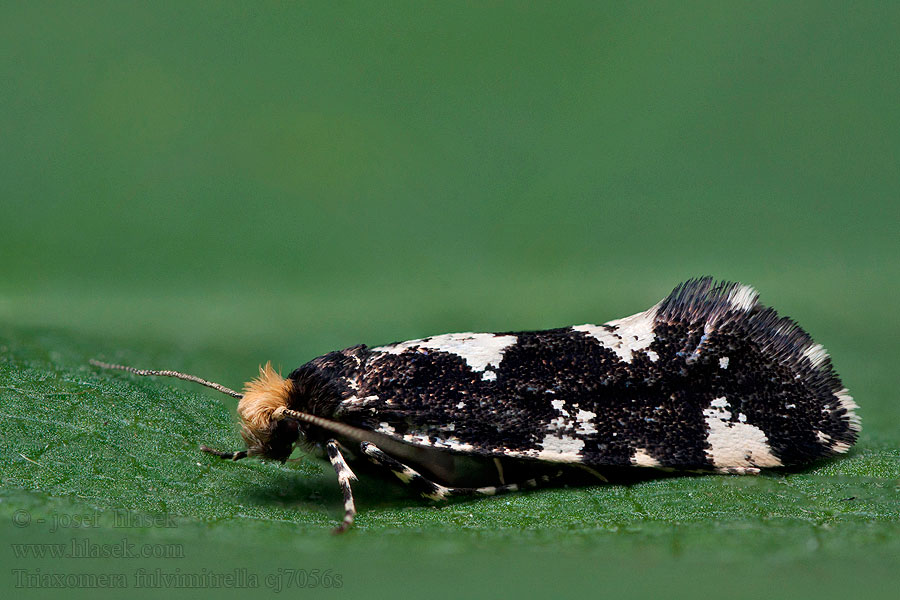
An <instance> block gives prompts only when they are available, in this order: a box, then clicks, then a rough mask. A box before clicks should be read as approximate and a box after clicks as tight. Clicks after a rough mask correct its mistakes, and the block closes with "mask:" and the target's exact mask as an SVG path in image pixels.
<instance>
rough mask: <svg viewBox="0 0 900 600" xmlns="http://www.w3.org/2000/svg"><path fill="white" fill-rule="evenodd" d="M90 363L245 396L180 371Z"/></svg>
mask: <svg viewBox="0 0 900 600" xmlns="http://www.w3.org/2000/svg"><path fill="white" fill-rule="evenodd" d="M88 362H90V363H91V364H92V365H94V366H95V367H100V368H101V369H118V370H120V371H128V372H129V373H132V374H134V375H144V376H154V377H175V378H176V379H183V380H185V381H192V382H194V383H199V384H200V385H205V386H206V387H208V388H212V389H214V390H216V391H218V392H222V393H223V394H228V395H229V396H231V397H233V398H243V397H244V395H243V394H240V393H238V392H236V391H234V390H232V389H230V388H227V387H225V386H224V385H222V384H220V383H215V382H213V381H207V380H206V379H202V378H200V377H197V376H196V375H188V374H187V373H179V372H178V371H155V370H153V369H136V368H134V367H129V366H127V365H113V364H110V363H105V362H101V361H99V360H94V359H93V358H92V359H90V361H88Z"/></svg>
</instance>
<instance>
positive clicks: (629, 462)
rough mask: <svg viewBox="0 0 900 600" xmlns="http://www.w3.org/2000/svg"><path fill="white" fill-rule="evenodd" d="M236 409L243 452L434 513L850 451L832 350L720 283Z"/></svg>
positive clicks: (434, 352) (256, 395) (331, 361)
mask: <svg viewBox="0 0 900 600" xmlns="http://www.w3.org/2000/svg"><path fill="white" fill-rule="evenodd" d="M92 362H93V363H94V364H95V365H97V366H101V367H108V368H119V369H125V370H128V371H131V372H132V373H135V374H138V375H165V376H173V377H178V378H181V379H187V380H189V381H195V382H198V383H201V384H203V385H207V386H209V387H212V388H214V389H217V390H219V391H222V392H224V393H227V394H230V395H232V396H234V397H236V398H240V403H239V405H238V413H239V415H240V418H241V422H242V429H241V435H242V437H243V439H244V441H245V443H246V446H247V447H246V449H245V450H238V451H235V452H222V451H218V450H213V449H210V448H207V447H206V446H202V447H201V449H202V450H203V451H204V452H208V453H210V454H214V455H216V456H219V457H221V458H225V459H230V460H240V459H243V458H245V457H248V456H253V457H258V458H262V459H270V460H277V461H281V462H284V461H285V460H287V458H288V457H289V456H290V455H291V453H292V452H293V451H294V449H295V448H300V449H302V450H304V451H307V452H309V453H312V454H314V455H318V456H320V457H322V458H325V457H327V459H328V460H329V461H330V462H331V464H332V466H333V467H334V470H335V472H336V473H337V479H338V483H339V484H340V487H341V489H342V492H343V497H344V517H343V521H342V523H341V524H340V526H338V528H337V529H336V530H335V531H336V532H340V531H344V530H346V529H347V528H348V527H350V525H351V524H352V523H353V520H354V516H355V515H356V507H355V502H354V498H353V492H352V490H351V485H350V483H351V481H352V480H354V479H356V476H355V474H354V473H353V471H352V470H351V467H350V465H351V464H352V465H354V467H356V466H357V465H363V464H370V465H373V466H374V467H375V468H377V469H381V470H383V471H384V472H389V473H393V475H395V476H396V477H397V478H399V479H400V480H401V481H402V482H403V483H405V484H407V485H409V486H411V488H412V489H413V490H414V491H416V492H418V493H419V494H421V495H422V496H424V497H426V498H430V499H432V500H444V499H447V498H450V497H456V496H489V495H494V494H498V493H503V492H511V491H516V490H519V489H523V488H530V487H537V486H542V485H555V484H559V483H564V482H565V481H566V480H567V479H566V477H567V475H569V474H571V473H572V472H573V471H579V470H581V471H586V472H588V473H591V474H593V475H595V476H596V477H598V478H600V479H603V478H604V476H603V472H604V470H605V469H618V468H636V469H650V468H656V469H666V470H674V471H701V472H719V473H732V474H757V473H759V471H760V469H765V468H772V467H789V466H799V465H806V464H809V463H810V462H812V461H815V460H817V459H821V458H824V457H828V456H832V455H835V454H841V453H845V452H847V451H848V450H849V449H850V447H851V446H852V445H853V444H854V442H855V441H856V439H857V435H858V433H859V431H860V421H859V417H858V416H857V415H856V413H855V409H856V408H857V406H856V404H855V403H854V402H853V399H852V398H851V397H850V395H849V393H848V391H847V389H846V388H844V387H843V385H842V384H841V381H840V379H839V378H838V376H837V374H836V373H835V371H834V369H833V367H832V364H831V359H830V358H829V356H828V354H827V352H826V351H825V349H824V348H823V347H822V346H821V345H819V344H817V343H815V342H814V341H813V340H812V339H811V338H810V336H809V335H808V334H807V333H806V332H805V331H803V330H802V329H801V328H800V327H799V326H797V325H796V324H795V323H794V322H793V321H792V320H791V319H789V318H786V317H781V316H779V315H778V314H777V313H776V312H775V310H773V309H771V308H767V307H765V306H763V305H761V304H760V303H759V302H758V295H757V293H756V291H754V290H753V288H751V287H749V286H746V285H741V284H739V283H733V282H720V283H717V282H714V281H713V279H712V278H710V277H704V278H700V279H692V280H689V281H687V282H684V283H682V284H680V285H679V286H677V287H676V288H675V289H674V291H673V292H672V293H671V294H669V296H667V297H666V298H664V299H663V300H662V301H660V302H659V303H657V304H656V305H654V306H652V307H651V308H649V309H648V310H645V311H643V312H640V313H637V314H635V315H632V316H630V317H626V318H623V319H618V320H614V321H609V322H607V323H605V324H602V325H591V324H587V325H577V326H573V327H561V328H557V329H549V330H545V331H523V332H512V333H453V334H445V335H435V336H431V337H426V338H422V339H418V340H410V341H405V342H397V343H394V344H389V345H386V346H378V347H374V348H369V347H367V346H365V345H359V346H353V347H350V348H346V349H344V350H340V351H337V352H330V353H328V354H325V355H323V356H320V357H318V358H316V359H314V360H312V361H310V362H308V363H306V364H305V365H303V366H301V367H299V368H297V369H295V370H294V371H293V372H292V373H291V374H290V375H289V376H288V377H287V378H283V377H281V376H280V375H279V374H278V373H276V372H275V371H274V370H273V369H272V367H271V365H270V364H269V363H267V364H266V365H265V366H264V367H261V368H260V374H259V377H258V378H256V379H254V380H252V381H250V382H248V383H247V384H246V385H245V387H244V392H243V394H241V393H238V392H235V391H233V390H229V389H228V388H225V387H224V386H221V385H219V384H216V383H212V382H209V381H206V380H203V379H201V378H199V377H196V376H193V375H187V374H183V373H179V372H176V371H152V370H141V369H134V368H131V367H125V366H122V365H110V364H107V363H101V362H98V361H92Z"/></svg>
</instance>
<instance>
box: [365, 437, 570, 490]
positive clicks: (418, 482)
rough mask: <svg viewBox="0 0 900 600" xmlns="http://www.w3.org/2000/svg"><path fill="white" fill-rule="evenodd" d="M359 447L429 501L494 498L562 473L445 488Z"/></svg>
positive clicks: (377, 452) (369, 448)
mask: <svg viewBox="0 0 900 600" xmlns="http://www.w3.org/2000/svg"><path fill="white" fill-rule="evenodd" d="M359 447H360V450H362V452H363V454H365V455H366V456H367V457H368V458H369V460H371V461H372V462H373V463H375V464H376V465H379V466H382V467H384V468H386V469H388V470H390V471H391V472H392V473H393V474H394V475H396V476H397V478H398V479H400V481H402V482H403V483H405V484H407V485H408V486H410V487H411V488H413V489H414V490H415V491H417V492H418V493H420V494H421V495H422V496H424V497H425V498H429V499H431V500H446V499H447V498H451V497H464V496H494V495H496V494H505V493H507V492H516V491H519V490H522V489H527V488H535V487H539V486H540V485H542V484H545V483H547V482H549V481H551V480H552V479H554V478H555V477H559V476H560V475H562V471H560V472H559V473H557V474H556V476H555V477H550V476H549V475H542V476H540V477H537V478H534V479H528V480H526V481H523V482H522V483H509V484H506V485H490V486H486V487H479V488H471V487H445V486H443V485H440V484H439V483H435V482H433V481H431V480H430V479H427V478H425V477H424V476H422V475H421V474H420V473H419V472H417V471H416V470H415V469H412V468H411V467H408V466H406V465H404V464H403V463H401V462H399V461H397V460H395V459H393V458H391V457H390V456H388V455H387V454H385V453H384V452H382V451H381V449H379V448H378V447H377V446H376V445H375V444H372V443H370V442H361V443H360V445H359Z"/></svg>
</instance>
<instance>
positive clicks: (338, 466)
mask: <svg viewBox="0 0 900 600" xmlns="http://www.w3.org/2000/svg"><path fill="white" fill-rule="evenodd" d="M325 451H326V452H327V453H328V460H329V461H331V466H332V467H334V472H335V473H337V478H338V483H339V484H340V486H341V491H342V492H343V493H344V520H343V521H342V522H341V524H340V525H338V526H337V527H336V528H335V529H334V531H332V533H343V532H345V531H347V529H348V528H349V527H350V525H352V524H353V518H354V517H355V516H356V504H354V502H353V490H351V489H350V481H351V480H355V479H356V475H354V474H353V471H351V470H350V467H348V466H347V461H345V460H344V457H343V456H341V450H340V448H339V447H338V443H337V442H336V441H335V440H328V441H327V442H326V443H325Z"/></svg>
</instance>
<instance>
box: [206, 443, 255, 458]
mask: <svg viewBox="0 0 900 600" xmlns="http://www.w3.org/2000/svg"><path fill="white" fill-rule="evenodd" d="M200 450H201V451H203V452H206V453H207V454H214V455H216V456H218V457H219V458H224V459H227V460H241V459H242V458H247V451H246V450H237V451H236V452H222V451H221V450H213V449H212V448H210V447H209V446H200Z"/></svg>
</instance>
